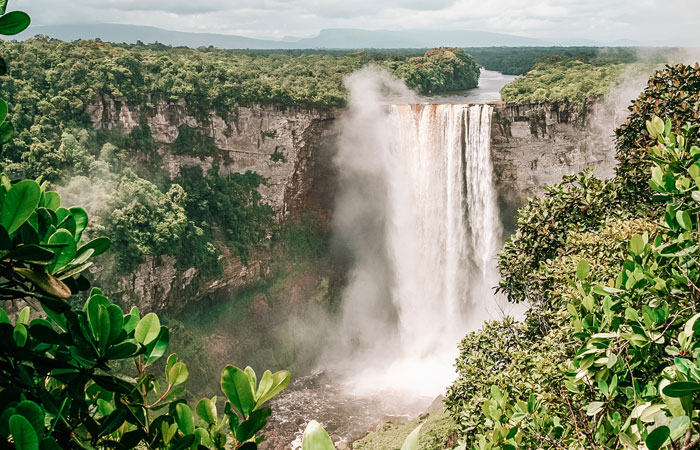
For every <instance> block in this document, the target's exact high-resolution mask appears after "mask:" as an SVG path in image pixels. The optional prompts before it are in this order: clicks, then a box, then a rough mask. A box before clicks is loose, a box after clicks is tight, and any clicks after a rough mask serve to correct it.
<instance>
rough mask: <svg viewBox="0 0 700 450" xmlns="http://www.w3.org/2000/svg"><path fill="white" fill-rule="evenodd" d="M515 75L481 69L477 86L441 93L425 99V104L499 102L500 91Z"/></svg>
mask: <svg viewBox="0 0 700 450" xmlns="http://www.w3.org/2000/svg"><path fill="white" fill-rule="evenodd" d="M517 77H518V76H517V75H504V74H502V73H501V72H496V71H493V70H486V69H481V74H480V75H479V86H478V87H476V88H474V89H469V90H466V91H452V92H443V93H440V94H435V95H431V96H428V97H425V103H436V104H441V103H489V102H497V101H500V100H501V89H503V87H504V86H505V85H506V84H508V83H510V82H512V81H513V80H515V79H516V78H517Z"/></svg>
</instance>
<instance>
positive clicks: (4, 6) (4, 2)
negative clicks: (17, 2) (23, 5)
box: [0, 0, 7, 14]
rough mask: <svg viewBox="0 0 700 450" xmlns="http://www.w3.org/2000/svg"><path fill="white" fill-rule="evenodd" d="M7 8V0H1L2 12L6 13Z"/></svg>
mask: <svg viewBox="0 0 700 450" xmlns="http://www.w3.org/2000/svg"><path fill="white" fill-rule="evenodd" d="M6 9H7V0H0V14H5V10H6Z"/></svg>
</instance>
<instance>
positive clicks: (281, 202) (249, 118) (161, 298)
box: [89, 96, 335, 312]
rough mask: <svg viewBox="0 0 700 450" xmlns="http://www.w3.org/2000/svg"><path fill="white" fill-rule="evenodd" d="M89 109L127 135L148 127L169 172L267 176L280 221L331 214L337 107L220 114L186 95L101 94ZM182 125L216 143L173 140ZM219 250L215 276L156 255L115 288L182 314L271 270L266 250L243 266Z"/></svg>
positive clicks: (267, 195) (100, 123) (266, 194)
mask: <svg viewBox="0 0 700 450" xmlns="http://www.w3.org/2000/svg"><path fill="white" fill-rule="evenodd" d="M89 113H90V117H91V120H92V122H93V126H94V127H95V128H96V129H114V130H119V131H121V132H123V133H128V132H130V131H131V130H132V129H134V128H136V127H142V126H143V125H148V127H149V129H150V132H151V136H152V137H153V139H154V140H155V142H156V144H157V147H158V153H159V154H160V156H161V157H162V160H163V163H164V166H165V167H164V168H165V169H166V170H167V172H168V173H169V174H170V176H171V177H176V176H178V175H179V174H180V170H181V168H183V167H188V166H199V167H202V168H203V169H204V170H209V169H211V168H212V167H213V166H217V167H219V172H220V174H221V175H225V174H228V173H232V172H245V171H248V170H250V171H253V172H256V173H258V174H260V175H262V176H263V177H265V178H266V179H267V184H266V185H265V186H261V187H260V193H261V195H262V197H263V200H264V201H265V202H267V203H269V204H270V205H271V206H272V207H273V209H274V210H275V211H276V212H277V213H278V217H279V218H280V219H282V218H284V217H289V216H293V215H295V214H298V213H300V212H302V211H306V210H314V211H316V212H317V213H318V214H319V215H320V216H321V217H326V216H327V211H329V210H330V207H331V204H332V180H333V176H332V169H331V166H330V157H329V156H327V155H326V154H327V153H328V152H329V150H328V148H329V147H332V141H333V138H332V133H333V131H332V130H333V128H332V126H331V124H332V123H333V118H334V116H335V113H334V112H333V111H315V110H301V109H291V108H276V107H269V106H250V107H239V108H237V109H236V110H235V112H233V113H230V114H228V116H227V117H225V118H222V117H220V116H219V115H217V114H216V113H215V112H209V113H207V114H204V115H202V114H201V113H199V114H198V113H196V112H192V111H190V110H189V109H188V106H187V105H186V103H185V102H184V101H178V102H166V101H162V100H152V101H151V102H149V103H148V106H147V107H145V106H140V105H136V106H133V105H129V104H128V103H127V102H125V101H124V100H123V99H115V98H111V97H107V96H103V97H100V98H97V99H95V101H94V103H93V104H92V105H91V106H90V108H89ZM183 127H186V128H188V129H189V130H192V132H194V133H197V135H199V136H205V138H206V139H210V141H211V142H213V147H215V148H214V149H212V151H209V152H207V154H204V155H199V156H196V155H192V154H186V153H183V152H182V151H178V149H177V147H176V145H175V143H176V140H177V139H178V135H179V133H180V132H181V129H182V128H183ZM220 251H221V253H222V254H223V256H224V270H223V275H222V276H220V277H217V279H206V278H205V277H203V276H201V275H200V273H199V271H198V269H197V268H196V267H189V268H186V269H182V268H178V264H177V263H178V261H176V260H175V259H174V258H172V257H156V258H149V259H148V260H147V261H146V262H145V263H144V264H142V265H141V266H139V268H138V269H137V270H136V271H134V272H133V273H132V274H130V275H129V276H126V277H123V278H122V279H120V280H118V281H117V286H116V289H115V291H113V292H111V294H112V295H117V296H120V297H121V298H122V300H123V301H124V302H125V303H127V304H137V305H139V307H140V308H141V309H143V310H146V311H151V310H160V309H163V308H166V307H167V308H169V309H170V310H171V311H175V312H177V311H180V310H181V309H182V308H183V307H184V305H185V304H186V303H187V302H192V301H197V300H198V299H200V298H202V297H203V296H204V295H205V294H207V293H211V292H215V291H222V290H227V289H228V290H237V289H239V288H241V287H244V286H247V285H249V284H251V283H254V282H256V281H258V280H259V279H260V278H261V277H263V276H265V275H266V274H267V273H269V271H270V261H269V260H268V258H269V257H268V256H267V255H264V254H263V255H260V254H259V255H252V257H251V260H250V261H249V264H248V265H247V266H245V265H243V264H241V263H240V261H239V260H238V258H237V257H235V256H233V257H231V256H229V255H230V254H231V251H230V249H228V248H226V247H225V246H223V245H220ZM179 263H180V264H179V266H180V267H181V266H182V262H181V261H180V262H179ZM185 265H186V264H185Z"/></svg>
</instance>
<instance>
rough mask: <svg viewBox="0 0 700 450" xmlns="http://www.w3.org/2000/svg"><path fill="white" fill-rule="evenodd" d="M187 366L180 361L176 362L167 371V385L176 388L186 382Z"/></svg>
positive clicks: (187, 375)
mask: <svg viewBox="0 0 700 450" xmlns="http://www.w3.org/2000/svg"><path fill="white" fill-rule="evenodd" d="M189 375H190V374H189V372H188V371H187V366H186V365H185V363H183V362H182V361H178V362H176V363H175V364H173V366H172V367H171V368H170V370H168V384H171V385H173V386H177V385H179V384H182V383H184V382H185V381H187V377H189Z"/></svg>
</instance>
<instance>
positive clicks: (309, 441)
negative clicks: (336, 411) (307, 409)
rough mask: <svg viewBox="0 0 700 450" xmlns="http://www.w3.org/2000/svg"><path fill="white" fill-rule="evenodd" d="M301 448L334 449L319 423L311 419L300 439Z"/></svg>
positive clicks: (315, 449)
mask: <svg viewBox="0 0 700 450" xmlns="http://www.w3.org/2000/svg"><path fill="white" fill-rule="evenodd" d="M301 449H302V450H335V447H334V446H333V441H331V438H330V436H328V433H326V430H324V429H323V427H322V426H321V424H320V423H318V422H316V421H315V420H312V421H311V422H309V424H308V425H307V426H306V429H305V430H304V436H303V437H302V440H301Z"/></svg>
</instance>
